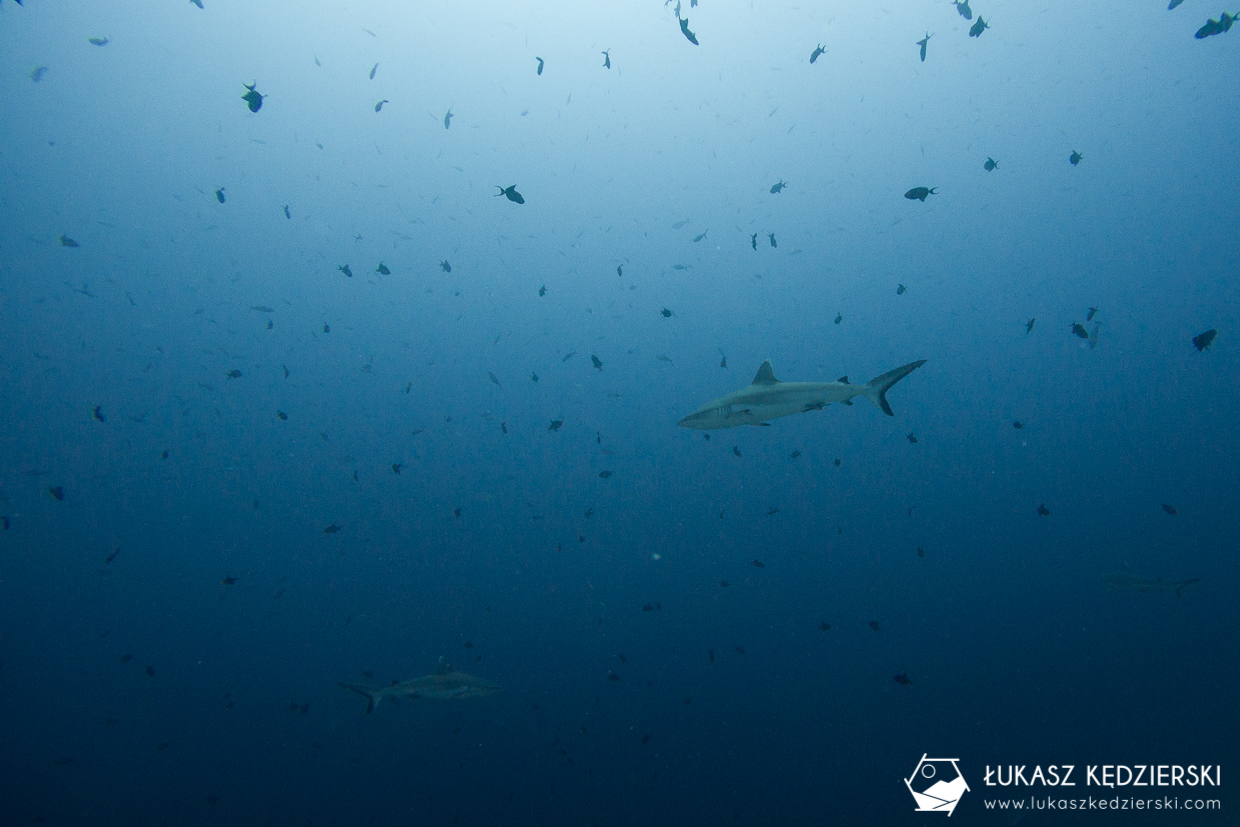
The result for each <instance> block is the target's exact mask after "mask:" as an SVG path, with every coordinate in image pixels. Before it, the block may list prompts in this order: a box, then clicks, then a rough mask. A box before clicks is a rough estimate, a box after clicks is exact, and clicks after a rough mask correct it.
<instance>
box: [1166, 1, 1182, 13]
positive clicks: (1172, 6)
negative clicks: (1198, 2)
mask: <svg viewBox="0 0 1240 827" xmlns="http://www.w3.org/2000/svg"><path fill="white" fill-rule="evenodd" d="M1183 2H1184V0H1171V2H1170V3H1169V4H1168V5H1167V11H1171V10H1172V9H1174V8H1175V7H1176V6H1178V5H1180V4H1181V3H1183Z"/></svg>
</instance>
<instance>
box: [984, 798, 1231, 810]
mask: <svg viewBox="0 0 1240 827" xmlns="http://www.w3.org/2000/svg"><path fill="white" fill-rule="evenodd" d="M982 804H983V806H985V808H986V809H987V810H1221V809H1223V806H1222V804H1220V803H1219V800H1218V799H1217V798H1184V799H1181V798H1172V797H1169V796H1164V797H1162V798H1121V797H1118V796H1116V797H1112V798H1094V797H1093V796H1087V797H1085V798H1056V797H1054V796H1041V797H1040V796H1029V797H1028V798H984V799H982Z"/></svg>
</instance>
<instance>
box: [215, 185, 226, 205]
mask: <svg viewBox="0 0 1240 827" xmlns="http://www.w3.org/2000/svg"><path fill="white" fill-rule="evenodd" d="M215 200H216V201H219V202H220V203H221V204H223V203H224V188H223V187H220V188H219V189H217V190H216V191H215Z"/></svg>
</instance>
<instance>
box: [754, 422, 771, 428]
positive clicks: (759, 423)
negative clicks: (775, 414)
mask: <svg viewBox="0 0 1240 827" xmlns="http://www.w3.org/2000/svg"><path fill="white" fill-rule="evenodd" d="M753 424H754V425H760V426H761V427H763V428H769V427H771V423H769V422H755V423H753Z"/></svg>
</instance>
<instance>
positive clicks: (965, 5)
mask: <svg viewBox="0 0 1240 827" xmlns="http://www.w3.org/2000/svg"><path fill="white" fill-rule="evenodd" d="M952 5H953V6H955V7H956V11H958V12H960V16H961V17H963V18H964V19H965V20H972V19H973V9H971V8H969V0H963V2H961V0H952Z"/></svg>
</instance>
